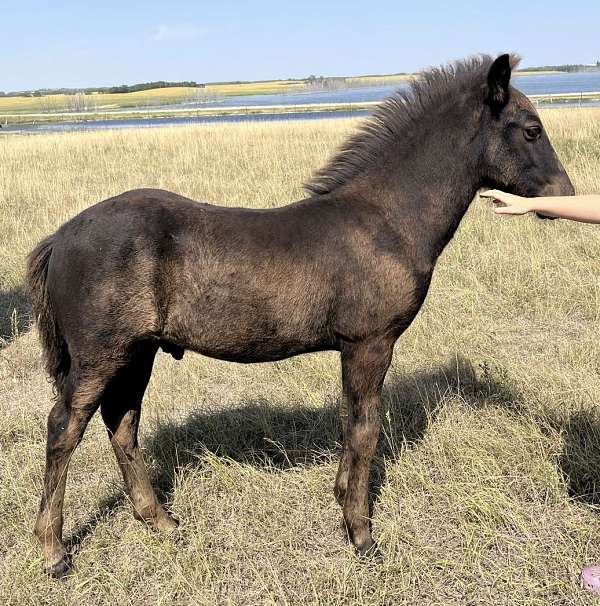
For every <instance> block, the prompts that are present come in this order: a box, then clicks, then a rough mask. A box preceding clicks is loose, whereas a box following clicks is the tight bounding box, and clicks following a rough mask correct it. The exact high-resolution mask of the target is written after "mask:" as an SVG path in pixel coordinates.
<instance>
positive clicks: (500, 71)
mask: <svg viewBox="0 0 600 606" xmlns="http://www.w3.org/2000/svg"><path fill="white" fill-rule="evenodd" d="M511 62H512V60H511V57H510V56H509V55H501V56H500V57H498V58H497V59H496V60H495V61H494V62H493V63H492V64H491V66H490V68H489V72H488V76H487V83H486V85H485V86H484V90H483V101H484V113H483V116H482V120H481V131H480V135H481V136H482V139H481V143H482V146H483V151H482V160H481V177H482V180H483V182H484V184H485V185H487V186H492V187H497V188H499V189H504V190H506V191H509V192H511V193H515V194H519V195H522V196H550V195H554V196H560V195H563V196H565V195H573V193H574V189H573V185H572V184H571V181H570V179H569V177H568V175H567V173H566V172H565V169H564V168H563V166H562V164H561V163H560V161H559V160H558V158H557V156H556V153H555V151H554V149H553V147H552V144H551V143H550V140H549V139H548V136H547V134H546V132H545V130H544V127H543V125H542V121H541V120H540V117H539V115H538V113H537V111H536V110H535V108H534V107H533V105H532V104H531V102H530V101H529V99H527V97H526V96H525V95H523V93H521V92H519V91H518V90H516V89H515V88H513V87H512V86H511V85H510V76H511Z"/></svg>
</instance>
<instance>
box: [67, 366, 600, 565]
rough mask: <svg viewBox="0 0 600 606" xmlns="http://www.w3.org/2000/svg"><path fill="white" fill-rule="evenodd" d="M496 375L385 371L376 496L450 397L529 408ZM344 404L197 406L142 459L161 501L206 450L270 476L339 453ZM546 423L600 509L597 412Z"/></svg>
mask: <svg viewBox="0 0 600 606" xmlns="http://www.w3.org/2000/svg"><path fill="white" fill-rule="evenodd" d="M492 375H493V373H491V372H490V371H489V369H487V368H485V367H483V368H481V369H480V372H475V371H474V368H473V366H472V364H471V363H470V362H469V361H468V360H466V359H463V358H457V359H453V360H452V361H451V362H449V363H447V364H446V365H444V366H441V367H439V368H437V369H434V370H432V371H426V372H418V373H413V374H410V375H396V376H394V375H392V376H390V377H389V378H388V380H387V381H386V384H385V386H384V391H383V402H382V411H381V412H382V429H383V432H382V437H381V439H380V441H379V446H378V452H377V455H376V457H375V458H374V463H373V466H372V472H371V486H370V497H371V503H373V501H376V500H377V498H378V496H379V493H380V490H381V487H382V485H384V484H385V481H386V478H385V469H386V466H385V460H386V459H387V460H390V459H391V460H394V459H395V458H397V457H399V456H401V455H402V452H403V450H404V448H405V447H406V446H407V445H411V444H412V445H414V444H418V443H419V442H420V441H421V440H422V438H423V436H424V435H425V433H426V431H427V428H428V427H429V426H430V425H431V424H432V423H433V422H434V421H435V418H436V416H437V414H438V412H439V411H440V409H441V408H442V406H443V404H444V402H445V401H446V400H447V399H448V398H449V397H459V398H461V399H462V400H463V402H464V403H465V404H466V405H468V406H472V407H474V408H482V407H489V406H492V407H493V406H497V407H500V408H502V409H504V410H507V411H509V412H512V413H514V414H517V415H518V414H521V413H522V412H523V411H522V407H521V405H520V404H519V397H518V395H515V394H514V392H512V391H511V390H510V389H509V388H508V387H507V382H506V381H505V380H504V379H503V378H502V377H494V376H492ZM338 406H339V401H337V400H335V399H331V400H330V401H329V402H326V403H325V404H324V405H323V406H322V407H315V408H310V407H306V406H296V407H294V406H289V407H281V406H273V405H270V404H269V402H268V401H266V400H254V401H249V402H245V403H243V404H242V405H240V404H239V403H238V404H237V405H232V407H231V408H224V409H222V410H219V411H216V412H200V411H199V412H193V413H191V414H190V415H189V416H188V417H187V418H186V419H185V420H184V421H183V422H175V421H173V422H167V423H163V424H161V425H160V426H159V427H158V428H157V429H156V430H155V431H154V432H153V433H152V434H151V435H150V436H149V437H147V438H146V439H145V440H144V446H145V449H144V450H145V456H146V458H147V459H148V460H149V461H152V462H153V463H154V465H153V467H154V469H155V470H156V471H155V472H154V474H153V480H152V481H153V485H154V486H155V487H156V488H157V490H158V493H159V495H160V497H161V498H162V500H163V501H165V500H168V499H169V498H170V495H171V494H172V491H173V487H174V483H175V478H176V476H177V474H178V473H185V469H186V468H191V467H196V466H201V465H202V460H203V455H205V454H206V453H207V452H209V453H214V454H216V455H218V456H220V457H226V458H230V459H232V460H235V461H238V462H244V463H248V464H251V465H254V466H256V467H260V468H261V469H264V470H265V471H268V472H270V473H284V472H285V471H286V470H288V469H292V468H294V467H297V466H306V465H319V464H324V463H329V462H331V460H332V459H333V460H337V459H338V457H339V454H340V451H341V447H340V424H339V419H338ZM548 423H549V424H550V426H551V427H553V428H554V429H555V430H559V431H561V432H563V435H564V444H565V447H564V451H563V453H562V455H561V456H560V458H559V461H558V466H559V468H560V469H561V471H562V472H563V473H564V475H565V477H566V479H567V485H568V490H569V494H570V496H571V497H573V498H574V499H577V500H579V501H581V502H584V503H586V504H588V505H593V506H600V479H599V478H600V473H599V470H600V411H594V410H591V411H585V412H580V413H577V414H575V415H572V416H571V417H568V416H563V417H560V416H558V415H557V416H556V417H553V418H549V417H544V418H543V419H540V425H541V426H543V425H544V424H545V425H546V426H548ZM332 489H333V486H332ZM331 498H332V499H333V490H332V497H331ZM125 500H126V497H125V496H124V494H123V493H122V492H115V493H113V494H111V495H109V496H107V497H106V498H105V499H104V501H103V502H102V503H101V505H100V507H99V510H97V512H96V514H95V515H94V516H92V517H91V518H90V519H89V521H88V522H86V523H85V524H83V525H81V526H79V527H78V528H77V529H76V530H75V531H74V533H73V534H72V536H71V537H70V538H69V539H67V541H66V544H67V549H68V550H69V551H70V552H72V553H76V552H77V551H78V550H79V547H80V545H81V543H82V542H83V540H84V539H85V538H86V537H87V536H88V535H89V534H91V533H92V532H93V531H94V529H95V527H96V525H97V524H98V522H99V521H100V520H102V519H106V518H107V517H110V515H111V513H112V512H113V511H114V510H115V509H117V508H119V507H121V506H122V505H123V504H124V502H125Z"/></svg>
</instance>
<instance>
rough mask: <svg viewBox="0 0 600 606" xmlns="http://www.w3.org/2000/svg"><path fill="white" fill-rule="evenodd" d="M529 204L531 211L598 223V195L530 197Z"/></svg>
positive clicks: (599, 215) (599, 202) (599, 205)
mask: <svg viewBox="0 0 600 606" xmlns="http://www.w3.org/2000/svg"><path fill="white" fill-rule="evenodd" d="M524 199H525V200H527V198H524ZM528 202H529V201H528ZM529 205H530V206H531V210H532V211H536V212H541V213H543V214H545V215H549V216H551V217H560V218H561V219H570V220H571V221H580V222H582V223H600V195H589V196H556V197H547V198H531V202H529Z"/></svg>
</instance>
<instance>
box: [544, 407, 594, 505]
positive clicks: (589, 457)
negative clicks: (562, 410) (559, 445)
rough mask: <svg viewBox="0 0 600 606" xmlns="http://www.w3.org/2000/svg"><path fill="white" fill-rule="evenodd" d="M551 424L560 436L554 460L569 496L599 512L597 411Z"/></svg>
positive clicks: (557, 420) (556, 420) (558, 420)
mask: <svg viewBox="0 0 600 606" xmlns="http://www.w3.org/2000/svg"><path fill="white" fill-rule="evenodd" d="M551 424H552V426H553V427H554V428H555V429H558V430H560V431H561V432H562V434H563V442H564V448H563V451H562V453H561V455H560V457H559V460H558V466H559V467H560V469H561V471H562V473H563V476H564V477H565V479H566V482H567V489H568V491H569V496H570V497H571V498H573V499H575V500H576V501H579V502H581V503H585V504H587V505H592V506H595V507H598V508H600V410H598V408H591V409H587V410H582V411H579V412H576V413H575V414H573V415H571V416H570V417H568V418H564V417H562V418H561V417H559V418H556V419H552V420H551Z"/></svg>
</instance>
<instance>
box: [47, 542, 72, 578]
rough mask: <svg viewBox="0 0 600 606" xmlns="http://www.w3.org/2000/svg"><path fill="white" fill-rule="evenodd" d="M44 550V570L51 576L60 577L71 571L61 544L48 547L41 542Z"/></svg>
mask: <svg viewBox="0 0 600 606" xmlns="http://www.w3.org/2000/svg"><path fill="white" fill-rule="evenodd" d="M42 548H43V551H44V572H45V573H46V574H48V575H50V576H51V577H54V578H56V579H60V578H62V577H65V576H66V575H68V574H69V572H71V564H70V562H69V557H68V556H67V552H66V550H65V548H64V547H63V546H62V544H60V545H57V544H54V545H52V546H51V547H48V546H46V545H44V544H42Z"/></svg>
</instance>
